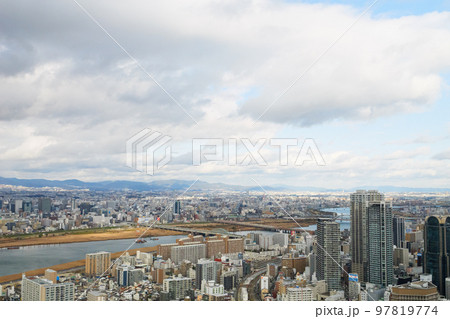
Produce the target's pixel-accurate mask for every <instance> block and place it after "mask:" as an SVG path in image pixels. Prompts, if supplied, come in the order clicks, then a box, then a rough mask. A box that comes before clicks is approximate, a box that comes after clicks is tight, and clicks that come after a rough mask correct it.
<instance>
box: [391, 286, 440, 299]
mask: <svg viewBox="0 0 450 319" xmlns="http://www.w3.org/2000/svg"><path fill="white" fill-rule="evenodd" d="M389 300H390V301H436V300H439V292H438V290H437V287H436V286H435V285H434V284H433V283H431V282H428V281H415V282H409V283H406V284H403V285H398V286H394V287H392V291H391V294H390V298H389Z"/></svg>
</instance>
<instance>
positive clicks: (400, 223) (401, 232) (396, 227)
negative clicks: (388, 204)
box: [392, 216, 405, 248]
mask: <svg viewBox="0 0 450 319" xmlns="http://www.w3.org/2000/svg"><path fill="white" fill-rule="evenodd" d="M392 229H393V242H394V245H395V246H396V247H397V248H404V247H403V244H404V242H405V218H403V217H400V216H394V217H393V218H392Z"/></svg>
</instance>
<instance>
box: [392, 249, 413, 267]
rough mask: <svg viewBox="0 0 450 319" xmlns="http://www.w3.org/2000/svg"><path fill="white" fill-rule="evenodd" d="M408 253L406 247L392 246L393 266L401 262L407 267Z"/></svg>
mask: <svg viewBox="0 0 450 319" xmlns="http://www.w3.org/2000/svg"><path fill="white" fill-rule="evenodd" d="M408 263H409V253H408V249H407V248H394V266H400V264H403V265H404V266H405V267H408Z"/></svg>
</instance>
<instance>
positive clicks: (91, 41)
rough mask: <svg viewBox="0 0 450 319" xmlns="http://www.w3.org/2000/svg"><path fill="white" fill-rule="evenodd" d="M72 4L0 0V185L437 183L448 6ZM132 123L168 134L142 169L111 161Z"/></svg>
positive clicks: (239, 0) (447, 113)
mask: <svg viewBox="0 0 450 319" xmlns="http://www.w3.org/2000/svg"><path fill="white" fill-rule="evenodd" d="M77 1H78V3H77V2H75V1H73V0H65V1H61V0H43V1H31V0H30V1H26V0H23V1H15V0H14V1H13V0H0V163H1V166H0V176H3V177H18V178H47V179H72V178H77V179H81V180H85V181H99V180H119V179H125V180H138V181H152V180H159V179H195V178H197V177H198V178H200V179H201V180H204V181H209V182H225V183H233V184H241V185H253V184H254V182H253V180H252V178H254V179H255V180H257V181H258V182H259V183H261V184H264V185H272V184H289V185H297V186H317V187H333V188H341V187H342V188H344V187H354V186H362V185H373V186H380V185H395V186H410V187H449V183H448V182H449V180H450V179H449V176H450V108H449V103H450V90H449V84H450V75H449V71H450V41H449V39H450V1H448V0H447V1H438V0H436V1H419V0H389V1H384V0H379V1H378V2H377V3H375V4H374V5H373V6H372V7H370V6H371V5H372V4H373V2H374V1H365V0H358V1H344V0H341V1H337V0H336V1H332V0H329V1H313V0H308V1H306V0H304V1H292V0H290V1H280V0H254V1H246V0H236V1H234V0H228V1H181V0H179V1H177V0H173V1H172V0H171V1H142V0H141V1H135V0H132V1H111V0H109V1H106V0H96V1H86V0H77ZM369 7H370V9H369V10H368V11H367V12H366V13H365V14H363V13H364V12H365V10H366V9H367V8H369ZM362 14H363V15H362ZM144 128H150V129H152V130H156V131H159V132H162V133H164V134H166V135H169V136H170V137H172V141H171V144H170V145H171V148H172V160H171V162H170V163H169V164H168V165H166V166H165V167H163V168H162V169H160V170H159V171H157V172H156V174H155V175H154V176H149V175H146V174H143V173H141V172H139V171H136V170H135V169H133V168H130V167H127V166H126V141H127V139H129V138H130V137H132V136H133V135H134V134H136V133H138V132H139V131H141V130H142V129H144ZM193 138H221V139H223V140H224V141H225V143H224V145H225V148H226V147H227V145H228V141H229V139H236V140H237V141H238V155H239V156H241V157H240V158H239V159H238V165H234V166H230V165H228V164H227V161H223V162H207V163H202V165H200V166H193V165H192V151H191V146H192V139H193ZM246 138H248V139H250V140H251V141H252V142H253V143H256V142H257V141H258V140H259V139H266V140H265V141H266V143H265V144H264V146H263V147H262V148H261V151H260V153H261V154H262V156H263V157H264V159H265V161H266V163H267V165H263V166H261V165H256V164H255V163H254V162H253V161H252V162H250V163H249V164H248V165H239V163H240V162H241V160H243V158H245V156H246V154H247V153H246V150H245V147H244V146H243V144H242V143H241V141H242V139H246ZM270 138H291V139H297V140H298V141H299V143H300V145H301V144H302V141H304V139H306V138H312V139H314V142H315V144H316V145H317V148H318V149H319V150H320V153H321V154H322V156H323V158H324V160H325V163H326V165H321V166H319V165H316V162H315V161H314V160H310V161H305V162H304V164H303V165H301V166H296V165H294V163H292V162H294V160H295V157H296V155H297V153H296V152H298V150H299V149H300V147H298V148H296V147H291V148H290V149H289V150H290V153H289V155H290V161H289V163H288V164H289V165H287V166H281V165H280V163H279V153H278V152H277V151H278V150H279V149H278V148H277V147H274V146H271V145H270V142H269V139H270ZM225 153H226V154H227V149H225ZM308 154H309V155H311V153H308ZM292 159H294V160H292Z"/></svg>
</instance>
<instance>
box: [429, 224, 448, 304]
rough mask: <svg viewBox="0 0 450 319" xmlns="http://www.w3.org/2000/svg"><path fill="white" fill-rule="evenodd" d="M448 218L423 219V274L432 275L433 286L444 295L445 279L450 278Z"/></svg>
mask: <svg viewBox="0 0 450 319" xmlns="http://www.w3.org/2000/svg"><path fill="white" fill-rule="evenodd" d="M449 250H450V216H444V217H438V216H429V217H427V218H426V219H425V227H424V252H423V272H424V273H428V274H431V275H432V278H433V284H434V285H436V287H437V289H438V291H439V293H440V294H441V295H445V278H447V277H449V276H450V271H449V267H450V261H449Z"/></svg>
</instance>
